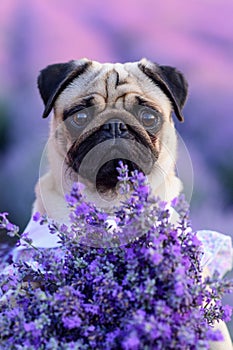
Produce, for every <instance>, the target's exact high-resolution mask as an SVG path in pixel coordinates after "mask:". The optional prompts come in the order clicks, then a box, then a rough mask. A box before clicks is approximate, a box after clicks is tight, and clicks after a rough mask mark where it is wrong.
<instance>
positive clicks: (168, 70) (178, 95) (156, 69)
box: [138, 59, 188, 122]
mask: <svg viewBox="0 0 233 350" xmlns="http://www.w3.org/2000/svg"><path fill="white" fill-rule="evenodd" d="M138 66H139V68H140V69H141V70H142V71H143V72H144V73H145V74H146V75H147V76H148V77H149V78H150V79H151V80H152V81H153V82H154V83H155V84H156V85H157V86H158V87H159V88H160V89H161V90H162V91H163V92H164V93H165V95H166V96H167V97H168V98H169V99H170V101H171V103H172V106H173V109H174V112H175V114H176V116H177V118H178V119H179V120H180V121H181V122H182V121H184V117H183V115H182V112H181V110H182V108H183V107H184V104H185V101H186V98H187V94H188V82H187V80H186V79H185V77H184V75H183V74H182V73H181V72H180V71H178V70H177V69H176V68H174V67H170V66H160V65H158V64H156V63H153V62H150V61H148V60H146V59H142V60H141V61H140V62H139V64H138Z"/></svg>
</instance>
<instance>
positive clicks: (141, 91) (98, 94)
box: [55, 61, 171, 116]
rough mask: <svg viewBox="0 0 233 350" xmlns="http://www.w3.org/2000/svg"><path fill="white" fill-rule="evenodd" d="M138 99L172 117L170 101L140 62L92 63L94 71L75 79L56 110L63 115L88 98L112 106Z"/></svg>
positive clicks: (59, 99)
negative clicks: (142, 68) (153, 105)
mask: <svg viewBox="0 0 233 350" xmlns="http://www.w3.org/2000/svg"><path fill="white" fill-rule="evenodd" d="M136 96H138V97H141V98H143V99H145V100H148V102H152V103H154V104H155V105H157V106H159V107H160V108H161V109H162V110H163V112H164V114H165V115H168V116H169V115H170V113H171V103H170V101H169V99H168V98H167V96H166V95H165V94H164V93H163V92H162V90H161V89H160V88H159V87H158V86H156V85H155V83H153V82H152V81H151V80H150V79H149V78H148V77H147V76H146V75H145V74H144V73H143V72H142V71H141V70H140V69H139V68H138V64H137V62H134V63H131V62H129V63H124V64H121V63H104V64H101V63H99V62H95V61H93V62H92V66H91V69H89V70H87V71H86V72H85V73H84V74H82V75H81V76H79V77H77V78H76V79H74V80H73V81H72V82H71V83H70V84H69V85H68V86H67V87H66V89H65V90H64V91H63V92H62V93H61V94H60V96H59V97H58V99H57V101H56V104H55V109H56V111H57V112H58V113H59V112H62V110H64V109H66V108H68V107H70V106H71V105H73V104H77V103H78V101H79V100H81V99H83V98H86V97H93V98H94V99H95V100H102V103H105V104H108V105H111V106H113V105H115V104H116V103H117V102H119V101H120V100H121V99H123V98H124V99H125V98H127V99H128V101H130V100H132V101H133V100H135V97H136Z"/></svg>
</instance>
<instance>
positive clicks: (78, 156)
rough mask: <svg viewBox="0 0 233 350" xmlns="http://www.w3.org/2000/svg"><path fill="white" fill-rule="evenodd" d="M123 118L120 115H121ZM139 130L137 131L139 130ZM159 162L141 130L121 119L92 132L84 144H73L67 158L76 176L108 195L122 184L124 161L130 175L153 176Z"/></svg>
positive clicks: (106, 123) (111, 121)
mask: <svg viewBox="0 0 233 350" xmlns="http://www.w3.org/2000/svg"><path fill="white" fill-rule="evenodd" d="M119 114H120V113H119ZM135 129H136V130H135ZM157 158H158V154H157V152H156V151H155V150H154V149H153V148H152V147H151V145H150V144H149V143H148V141H147V140H146V138H145V137H143V133H142V132H141V130H138V128H137V127H135V125H130V124H128V123H127V122H126V121H124V119H123V118H121V116H120V115H119V117H116V115H114V118H110V119H108V120H106V121H105V122H104V124H102V125H100V126H99V127H97V128H96V127H95V128H94V130H92V131H91V132H90V131H89V132H88V136H87V137H85V132H84V137H83V140H82V141H81V142H80V141H79V138H78V139H77V140H76V141H75V142H74V143H73V145H72V146H71V148H70V149H69V151H68V154H67V164H68V166H69V167H71V168H72V169H73V170H74V171H75V172H76V173H78V174H79V175H81V176H82V177H83V178H84V179H87V180H88V181H90V182H91V183H93V184H95V185H96V188H97V190H99V191H101V192H104V191H109V190H114V188H115V187H116V185H117V182H118V176H119V173H118V171H117V167H118V166H119V162H120V161H123V163H124V164H126V165H127V166H128V169H129V171H130V172H131V171H134V170H138V171H142V172H143V173H144V174H149V173H150V172H151V170H152V168H153V166H154V163H155V161H156V159H157Z"/></svg>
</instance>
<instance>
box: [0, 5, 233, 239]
mask: <svg viewBox="0 0 233 350" xmlns="http://www.w3.org/2000/svg"><path fill="white" fill-rule="evenodd" d="M232 14H233V2H232V0H204V1H203V0H190V1H186V2H185V1H182V0H174V1H171V2H168V1H163V0H157V1H154V0H144V1H143V2H141V1H133V0H128V1H125V0H124V1H123V0H118V1H117V2H113V1H112V2H111V1H108V0H99V1H94V0H79V1H76V0H69V1H67V0H59V1H55V0H50V1H46V0H34V1H30V0H1V4H0V45H1V50H0V78H1V80H0V81H1V84H0V163H1V168H0V185H1V188H0V190H1V195H0V211H8V212H9V213H10V218H11V220H12V221H13V222H14V223H16V224H17V225H19V226H20V227H21V228H22V229H23V227H24V226H25V224H26V223H27V221H28V219H29V217H30V210H31V204H32V201H33V198H34V185H35V183H36V181H37V178H38V174H39V164H40V157H41V153H42V151H43V148H44V145H45V142H46V138H47V134H48V122H49V121H48V120H42V118H41V114H42V109H43V106H42V101H41V100H40V97H39V94H38V92H37V87H36V78H37V75H38V72H39V70H40V69H42V68H43V67H45V66H46V65H48V64H51V63H55V62H62V61H68V60H70V59H78V58H81V57H88V58H90V59H94V60H99V61H102V62H103V61H120V62H124V61H130V60H139V59H140V58H142V57H147V58H148V59H150V60H153V61H156V62H158V63H161V64H168V65H173V66H177V67H178V68H179V69H180V70H181V71H183V72H184V73H185V75H186V77H187V79H188V81H189V84H190V92H189V99H188V102H187V104H186V107H185V113H184V114H185V117H186V118H185V123H184V124H179V123H176V124H177V128H178V131H179V134H180V135H181V137H182V139H183V140H184V142H185V144H186V147H187V149H188V151H189V153H190V156H191V159H192V164H193V171H194V190H193V195H192V201H191V208H192V215H191V217H192V222H193V226H194V228H195V229H213V230H219V231H220V232H223V233H227V234H230V235H231V236H233V211H232V209H233V142H232V140H233V118H232V110H233V102H232V100H233V96H232V93H233V79H232V78H233V20H232ZM181 162H182V159H181Z"/></svg>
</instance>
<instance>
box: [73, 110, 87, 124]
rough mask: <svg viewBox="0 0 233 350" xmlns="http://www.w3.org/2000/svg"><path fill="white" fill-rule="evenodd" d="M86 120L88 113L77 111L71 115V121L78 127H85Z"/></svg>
mask: <svg viewBox="0 0 233 350" xmlns="http://www.w3.org/2000/svg"><path fill="white" fill-rule="evenodd" d="M88 119H89V116H88V113H86V112H83V111H79V112H77V113H75V114H74V115H73V121H74V122H75V124H77V125H78V126H84V125H86V123H87V121H88Z"/></svg>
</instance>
